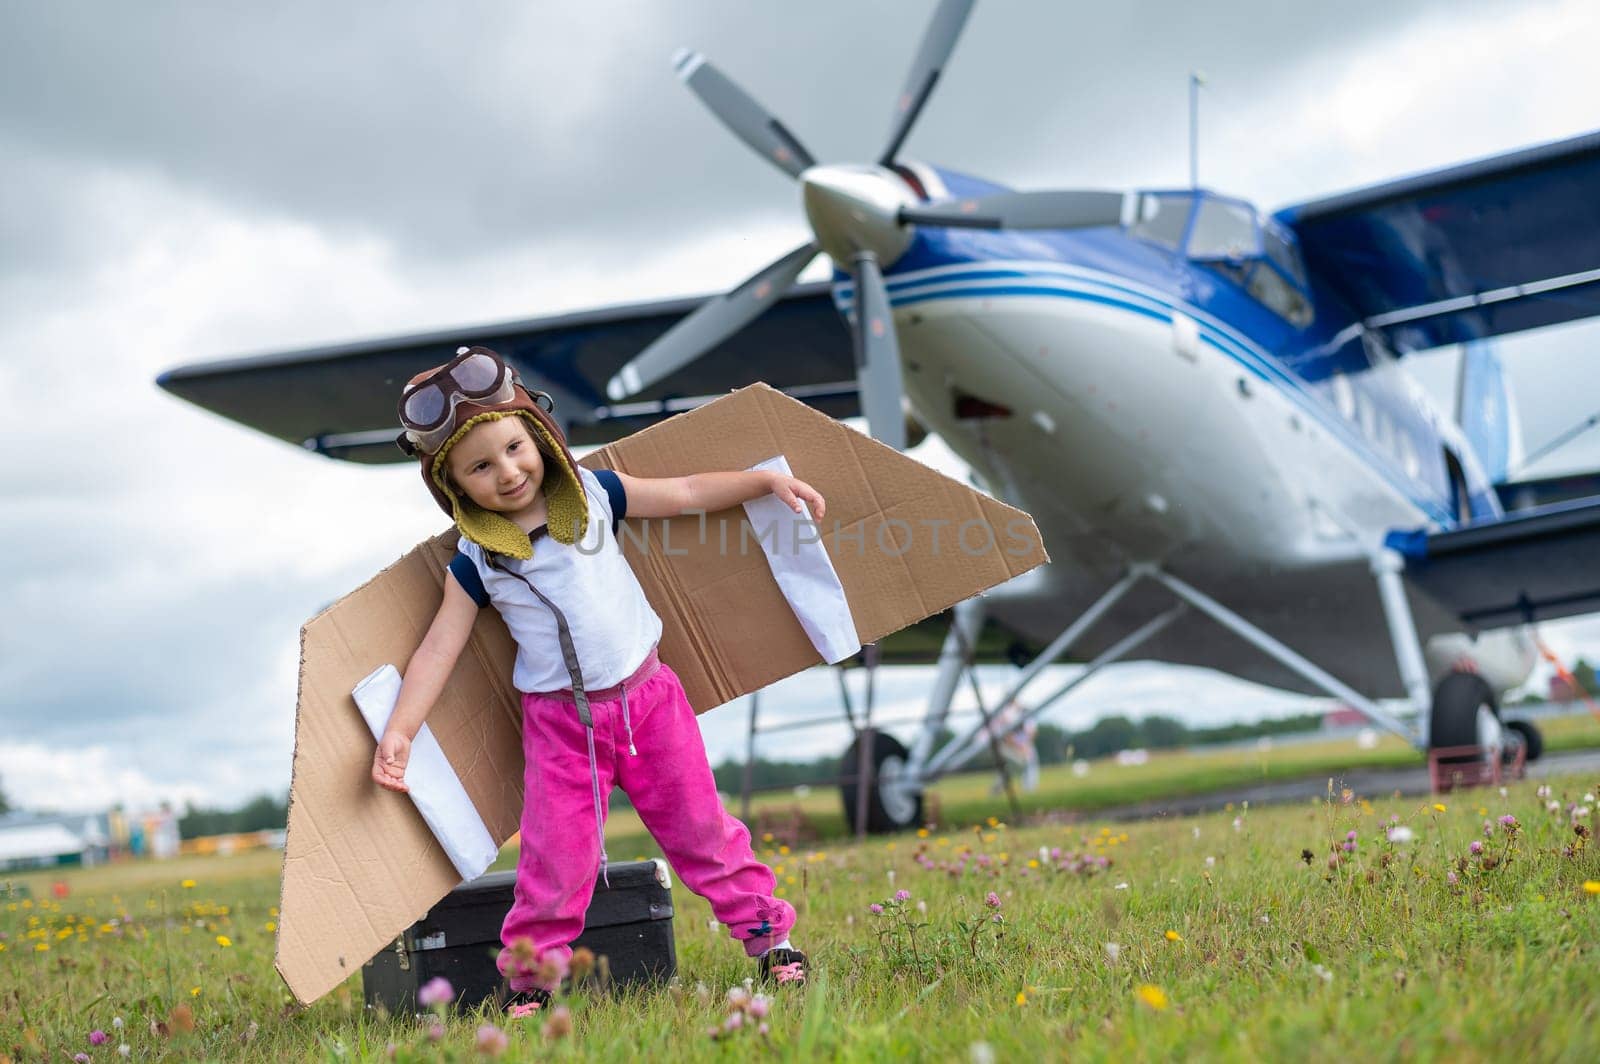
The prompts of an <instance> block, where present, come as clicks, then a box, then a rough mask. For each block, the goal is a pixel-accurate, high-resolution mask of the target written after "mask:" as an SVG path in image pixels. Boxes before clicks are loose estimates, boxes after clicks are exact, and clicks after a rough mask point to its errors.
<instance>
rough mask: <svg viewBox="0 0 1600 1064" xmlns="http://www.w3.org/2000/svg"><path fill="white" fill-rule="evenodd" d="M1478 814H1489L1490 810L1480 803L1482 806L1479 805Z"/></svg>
mask: <svg viewBox="0 0 1600 1064" xmlns="http://www.w3.org/2000/svg"><path fill="white" fill-rule="evenodd" d="M1478 815H1479V816H1488V815H1489V810H1488V809H1486V808H1484V807H1483V806H1481V805H1480V806H1478Z"/></svg>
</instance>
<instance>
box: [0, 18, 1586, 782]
mask: <svg viewBox="0 0 1600 1064" xmlns="http://www.w3.org/2000/svg"><path fill="white" fill-rule="evenodd" d="M932 7H933V5H932V4H931V3H922V2H911V0H907V2H900V3H880V4H870V5H868V4H861V3H846V2H843V0H812V2H810V3H806V4H803V5H800V4H786V5H779V4H746V3H732V2H724V3H688V2H684V3H674V4H670V5H665V4H646V3H642V2H641V3H631V4H630V3H622V2H604V3H599V2H591V3H586V4H582V5H579V4H571V3H531V2H515V3H513V2H505V3H479V2H464V3H459V4H452V5H439V4H432V5H422V4H411V3H376V2H370V3H343V4H337V5H330V4H323V3H303V2H293V3H274V4H259V3H257V4H246V3H214V4H175V3H160V2H150V3H142V4H137V5H129V4H91V3H82V2H74V0H61V2H56V3H50V4H6V5H3V6H0V351H4V355H3V357H0V394H4V395H6V396H8V397H10V398H11V399H12V407H13V411H14V412H13V414H12V416H11V417H9V418H4V419H0V444H3V445H4V453H6V454H7V455H8V456H9V457H10V461H8V462H7V463H5V467H4V471H3V472H0V490H3V491H4V497H5V499H6V503H5V505H4V508H3V509H0V528H3V529H4V536H5V540H4V542H5V543H6V545H7V547H8V549H9V550H10V552H11V558H10V564H9V565H7V566H6V567H5V570H4V574H3V575H0V595H3V597H4V601H5V603H6V605H7V609H8V613H7V620H6V621H5V622H4V626H3V629H0V714H3V720H4V724H5V727H4V731H3V733H0V787H3V789H4V790H5V792H6V794H7V795H8V796H9V797H10V798H11V800H12V801H13V802H19V803H22V804H27V805H50V806H56V807H73V808H97V807H103V806H104V805H106V804H108V803H109V802H111V801H114V800H119V799H120V800H124V801H127V802H130V803H132V804H134V805H144V804H148V803H150V802H153V801H155V800H157V799H158V798H161V797H168V798H172V799H175V800H178V801H182V800H185V799H191V798H192V799H196V800H200V801H207V802H222V803H233V802H236V801H239V800H241V799H243V798H245V797H247V796H249V795H250V794H253V793H255V792H259V791H263V790H269V791H274V792H281V791H283V790H284V789H285V788H286V786H287V783H288V776H289V760H290V753H291V749H292V738H293V705H294V685H295V675H296V666H297V658H298V634H297V633H298V629H299V626H300V624H301V623H302V622H303V621H304V620H305V619H306V618H307V617H308V616H310V615H311V614H312V613H314V612H315V611H316V610H317V609H319V608H320V607H321V606H323V605H325V604H326V603H328V602H329V601H331V600H333V599H335V598H337V597H338V596H339V595H341V594H343V593H344V592H345V591H348V590H350V589H351V588H353V587H355V586H356V585H357V584H359V583H360V582H361V581H363V580H364V579H365V578H366V577H368V576H369V575H370V574H372V573H373V572H374V571H376V570H377V569H379V568H380V567H382V566H383V565H384V564H386V563H388V562H389V561H391V560H393V559H394V558H395V557H397V556H398V555H399V554H401V553H403V552H404V551H405V550H406V549H408V548H409V547H410V546H411V545H413V544H414V543H415V542H417V541H418V540H420V539H422V538H423V537H425V536H427V535H429V534H431V533H433V532H436V531H438V530H439V528H440V527H441V520H440V515H439V513H438V511H437V510H435V509H434V508H433V505H432V503H431V502H430V501H429V499H428V498H427V497H426V496H425V494H424V493H423V492H421V491H420V490H419V489H418V486H417V484H416V476H415V473H414V472H413V471H412V470H410V469H408V468H394V469H382V470H374V469H370V468H363V467H352V466H342V465H339V464H336V463H333V462H329V461H327V460H324V459H320V458H317V457H315V456H312V455H309V454H305V453H302V452H299V451H297V450H296V449H294V448H291V447H289V446H286V445H284V444H281V443H278V442H276V441H273V440H269V439H265V438H262V437H259V436H256V435H254V434H252V433H250V432H247V431H245V430H242V429H240V428H238V427H237V426H234V425H232V424H230V423H228V422H225V421H222V420H220V419H218V418H215V417H213V416H211V415H208V414H205V413H203V412H201V411H198V410H196V409H194V408H192V407H189V406H187V405H185V404H183V403H180V402H178V401H176V400H174V399H171V398H170V397H168V396H166V395H165V394H164V393H161V392H160V391H158V390H157V389H156V388H155V387H154V386H153V384H152V381H153V379H154V377H155V376H156V374H157V373H158V372H159V371H161V370H162V369H164V368H167V367H169V366H172V365H174V364H178V363H183V362H190V361H195V360H199V359H204V358H210V357H218V356H223V355H235V354H244V353H252V352H257V351H269V350H274V349H281V348H285V347H299V346H305V345H311V344H319V343H325V342H333V341H340V340H352V339H361V338H368V337H372V336H381V335H386V334H392V333H404V332H408V331H412V330H417V329H422V328H433V327H443V326H450V325H470V324H477V323H482V322H485V321H492V320H496V319H503V318H516V317H526V316H530V315H535V314H542V313H547V312H552V311H556V310H562V309H571V308H579V307H593V306H602V305H605V304H607V303H612V302H629V301H636V300H640V299H647V298H653V297H658V296H666V295H676V294H686V293H693V292H709V291H713V290H717V289H721V288H724V287H727V286H730V285H732V284H733V283H735V282H737V281H738V280H740V279H741V278H742V277H743V276H744V275H745V274H747V273H748V272H750V271H751V270H752V269H753V268H755V267H756V266H758V265H760V264H762V263H764V262H766V261H768V260H770V259H771V258H773V257H774V256H775V255H776V254H777V253H778V252H779V251H781V250H782V249H784V248H786V247H789V246H792V245H793V244H794V243H797V242H798V241H799V240H800V239H802V238H803V236H804V235H805V230H804V228H803V224H802V216H801V213H800V209H799V203H798V196H797V193H796V190H795V189H794V187H792V186H791V185H789V184H788V183H787V181H786V179H785V178H783V176H782V175H780V174H779V173H778V172H777V171H776V170H774V169H773V168H771V167H770V166H766V165H764V164H763V163H762V162H761V161H759V160H757V159H756V158H754V157H753V156H752V155H751V153H750V152H749V151H748V149H746V148H745V147H744V146H743V145H741V144H739V143H738V142H736V141H735V140H734V139H733V138H732V137H731V136H730V135H729V134H728V133H727V132H725V131H724V130H723V129H722V128H720V126H718V125H717V124H716V123H715V121H714V120H713V119H712V118H711V117H710V116H709V115H708V114H707V113H706V112H705V111H704V109H703V108H702V107H701V105H700V104H699V102H698V101H697V100H696V99H695V98H694V97H693V96H692V95H691V94H690V93H689V92H688V91H687V90H685V89H684V88H683V87H682V86H681V85H679V84H678V83H677V81H676V80H675V79H674V78H673V76H672V72H671V68H670V65H669V57H670V56H671V55H672V53H673V52H674V51H675V50H676V49H677V48H679V47H680V46H685V45H688V46H691V47H694V48H697V49H699V50H701V51H703V52H705V53H706V54H707V55H708V56H710V57H711V58H712V59H714V60H715V61H716V62H717V63H718V64H720V65H721V66H722V67H723V68H724V69H725V70H726V71H727V72H728V73H730V74H731V75H732V76H733V77H735V78H736V79H738V80H739V81H741V83H743V84H744V85H745V87H746V88H748V89H749V90H750V91H751V92H752V93H754V94H755V95H756V96H758V97H759V98H760V99H761V100H762V101H763V102H765V103H766V105H767V106H768V107H770V108H771V109H772V110H773V111H774V112H775V113H776V114H778V115H779V116H781V117H782V118H783V120H784V121H785V123H786V124H787V125H788V126H789V127H790V128H791V129H792V130H794V131H795V132H796V133H797V134H798V135H799V137H800V138H801V139H802V140H803V141H804V142H805V143H806V144H807V145H808V147H809V148H810V149H811V151H812V152H813V154H815V155H816V156H817V157H818V158H820V159H823V160H828V161H851V160H854V161H865V160H867V159H869V158H871V157H872V156H873V155H874V154H875V153H876V151H877V150H878V148H879V147H880V145H881V142H882V140H883V138H884V136H885V133H886V131H887V127H888V118H889V110H890V105H891V103H892V101H893V99H894V97H895V95H896V94H897V93H898V91H899V87H900V83H901V80H902V78H903V77H904V74H905V69H906V67H907V65H908V63H909V61H910V58H911V54H912V52H913V51H914V49H915V47H916V44H917V42H918V40H919V39H920V36H921V33H922V28H923V25H924V22H925V20H926V18H927V17H928V15H929V14H930V13H931V11H932ZM1596 40H1600V9H1597V8H1595V6H1594V5H1592V4H1590V3H1587V2H1567V3H1561V2H1549V3H1529V2H1523V3H1470V4H1468V3H1461V2H1450V3H1436V4H1425V3H1408V4H1396V3H1394V2H1392V0H1381V2H1380V0H1357V2H1352V3H1344V4H1338V5H1330V4H1321V3H1283V2H1281V0H1275V2H1270V3H1268V2H1249V3H1243V2H1231V3H1228V4H1226V5H1195V4H1179V3H1160V4H1157V3H1140V4H1126V5H1105V4H1078V3H1073V4H1062V3H1043V2H1039V3H1025V2H1021V0H1013V2H1008V3H1003V4H1002V3H992V2H991V3H987V4H980V5H979V7H978V9H977V10H976V11H975V13H974V15H973V17H972V19H971V21H970V22H969V24H968V27H967V32H966V34H965V36H964V38H963V40H962V41H961V44H960V46H959V47H958V49H957V52H956V54H955V57H954V60H953V61H952V63H951V65H950V67H949V69H948V70H947V72H946V75H945V77H944V79H943V80H942V81H941V83H940V85H939V88H938V91H937V93H936V94H935V97H934V99H933V101H932V102H931V104H930V105H929V107H928V109H927V111H926V112H925V113H924V115H923V118H922V121H921V122H920V124H919V126H918V127H917V129H916V131H915V132H914V133H913V135H912V138H911V140H910V141H909V143H908V145H907V149H906V150H907V153H908V154H910V155H911V156H913V157H916V158H921V159H924V160H927V161H930V162H934V163H937V164H939V165H943V166H947V167H951V168H954V169H959V170H965V171H967V172H972V173H977V174H981V175H984V176H987V177H990V178H993V179H996V180H999V181H1003V182H1006V183H1011V184H1015V185H1018V186H1024V187H1026V186H1034V187H1046V186H1067V185H1080V186H1096V185H1103V186H1111V187H1128V186H1135V185H1172V184H1182V183H1184V182H1185V181H1186V174H1187V147H1186V126H1185V123H1186V115H1187V102H1186V81H1187V77H1188V72H1189V71H1190V70H1191V69H1200V70H1203V71H1204V72H1205V73H1206V75H1207V77H1208V85H1207V88H1206V90H1205V95H1204V101H1203V105H1202V128H1203V135H1202V142H1201V153H1200V156H1201V164H1200V166H1201V179H1202V182H1203V183H1205V184H1208V185H1211V186H1214V187H1217V188H1220V189H1223V190H1226V191H1228V192H1231V193H1234V194H1237V195H1242V196H1246V197H1249V198H1251V199H1254V200H1255V201H1257V202H1258V203H1260V204H1262V205H1263V206H1265V207H1269V208H1270V207H1276V206H1281V205H1283V204H1285V203H1288V202H1292V201H1296V200H1300V199H1305V198H1310V197H1313V196H1318V195H1322V194H1326V193H1331V192H1335V191H1339V190H1343V189H1346V188H1350V187H1354V186H1359V185H1362V184H1366V183H1370V182H1373V181H1378V180H1382V179H1385V178H1388V177H1391V176H1395V175H1397V174H1401V173H1405V172H1411V171H1416V170H1419V169H1425V168H1431V167H1435V166H1441V165H1446V164H1449V163H1453V162H1457V161H1461V160H1464V159H1468V158H1472V157H1476V156H1482V155H1487V154H1492V153H1497V152H1500V151H1504V150H1508V149H1512V148H1518V147H1522V146H1525V145H1528V144H1532V143H1536V142H1540V141H1546V140H1553V139H1557V138H1561V137H1565V136H1570V135H1573V134H1576V133H1580V132H1584V131H1588V130H1590V129H1593V128H1596V127H1600V104H1597V103H1596V102H1595V95H1594V92H1593V73H1592V71H1593V56H1592V48H1593V43H1594V42H1595V41H1596ZM1597 339H1600V333H1597V332H1596V331H1595V330H1593V329H1587V328H1577V329H1566V330H1560V331H1558V332H1557V333H1556V334H1555V335H1550V336H1542V337H1533V338H1529V339H1527V340H1525V341H1518V342H1516V343H1514V344H1511V345H1507V346H1508V347H1510V348H1511V349H1512V352H1513V353H1512V356H1511V358H1510V360H1511V363H1512V371H1513V377H1514V380H1515V384H1516V387H1517V389H1518V391H1519V395H1520V397H1521V400H1522V402H1521V406H1522V413H1523V421H1524V424H1525V426H1526V427H1527V431H1528V437H1529V441H1530V443H1532V444H1534V445H1537V444H1538V443H1540V442H1542V441H1543V439H1545V438H1546V437H1547V436H1549V435H1551V434H1553V433H1555V432H1556V431H1558V430H1559V429H1561V428H1562V427H1564V426H1566V425H1567V424H1569V423H1571V422H1573V421H1575V420H1577V419H1578V418H1580V417H1581V416H1583V415H1584V414H1587V413H1588V412H1589V409H1588V408H1586V407H1585V406H1584V403H1585V402H1586V401H1588V402H1594V397H1595V395H1596V392H1595V389H1594V388H1593V386H1592V384H1589V383H1588V382H1590V381H1592V380H1593V375H1594V371H1593V366H1594V360H1593V357H1592V355H1589V357H1587V358H1586V359H1585V358H1584V356H1585V355H1588V354H1589V352H1590V351H1591V349H1592V347H1593V346H1594V344H1595V342H1596V340H1597ZM1443 364H1444V363H1443V362H1442V361H1441V360H1438V359H1435V360H1433V361H1432V362H1431V363H1430V362H1429V360H1426V359H1424V360H1422V361H1421V370H1422V373H1423V375H1424V376H1425V377H1428V378H1429V379H1430V381H1434V380H1438V381H1442V380H1444V379H1445V378H1446V377H1447V376H1448V374H1447V373H1444V372H1443V371H1442V370H1440V369H1439V368H1438V367H1439V366H1441V365H1443ZM1575 385H1576V386H1575ZM1594 405H1600V403H1594ZM1597 463H1600V443H1597V441H1594V440H1590V441H1588V442H1587V443H1586V444H1585V445H1583V446H1581V447H1574V448H1572V449H1570V450H1569V451H1567V452H1565V453H1564V454H1563V455H1562V456H1561V458H1560V459H1559V460H1557V461H1556V462H1554V463H1553V464H1552V466H1551V467H1549V468H1557V467H1568V466H1573V467H1582V466H1593V465H1595V464H1597ZM1595 631H1596V629H1595V626H1594V625H1593V624H1592V623H1590V624H1589V625H1587V626H1584V625H1566V626H1550V629H1549V632H1550V634H1551V635H1552V636H1553V638H1554V640H1555V641H1556V643H1557V645H1558V646H1559V647H1560V648H1562V649H1563V650H1565V651H1567V652H1571V651H1572V650H1575V649H1578V648H1579V647H1580V646H1588V647H1589V648H1590V649H1591V650H1593V648H1595V647H1596V646H1597V645H1600V638H1596V637H1595V635H1594V633H1595ZM1120 677H1121V678H1120V680H1117V679H1114V677H1110V676H1108V677H1106V678H1102V679H1100V680H1097V681H1096V685H1095V686H1093V687H1089V688H1086V689H1085V692H1084V696H1085V697H1084V699H1083V701H1081V702H1077V703H1074V704H1073V710H1072V715H1071V717H1070V718H1064V719H1068V720H1069V721H1082V720H1086V719H1088V718H1089V717H1090V716H1092V715H1094V714H1097V713H1099V712H1104V711H1107V710H1109V709H1113V708H1118V707H1132V708H1134V709H1135V710H1145V709H1151V708H1156V707H1161V706H1166V707H1172V708H1177V707H1178V706H1179V705H1180V703H1185V702H1186V703H1188V704H1191V705H1193V706H1195V707H1196V712H1197V713H1199V714H1201V715H1202V716H1205V715H1210V716H1211V717H1215V716H1217V715H1228V716H1231V715H1234V711H1235V710H1239V711H1242V712H1245V713H1252V714H1254V713H1260V712H1271V711H1279V710H1280V709H1281V708H1282V707H1284V706H1288V705H1292V704H1294V703H1295V700H1293V699H1289V698H1287V697H1286V696H1278V695H1276V694H1272V693H1262V692H1260V691H1258V690H1254V689H1245V688H1241V687H1238V686H1235V685H1231V684H1227V683H1224V682H1221V681H1218V682H1216V683H1196V682H1195V681H1194V680H1193V679H1192V677H1190V676H1189V675H1188V674H1187V673H1183V672H1180V671H1178V670H1170V669H1162V668H1151V667H1148V666H1129V667H1128V668H1127V669H1126V670H1124V671H1123V672H1122V673H1121V674H1120ZM894 685H895V686H894V688H893V691H894V697H895V698H896V699H897V700H900V701H901V702H902V704H903V705H904V706H905V707H907V708H909V706H910V700H911V699H913V697H914V696H915V695H916V694H917V693H918V692H920V690H921V689H922V688H923V687H925V685H926V677H925V676H923V675H922V674H920V673H919V674H915V675H912V676H903V677H901V678H899V679H897V680H895V681H894ZM834 690H835V684H834V683H833V681H832V679H831V678H830V677H828V676H826V675H817V676H811V677H809V678H803V679H801V680H798V681H794V682H791V683H790V684H788V685H786V687H785V691H784V693H783V694H782V695H781V696H775V697H774V698H773V699H772V700H770V702H771V704H772V707H773V709H774V711H775V712H796V711H799V710H800V709H802V708H805V709H807V711H808V712H813V713H814V712H817V711H826V710H827V709H829V708H831V707H832V705H833V703H832V702H831V701H829V702H827V703H826V704H825V705H824V704H822V700H823V699H831V698H832V694H833V692H834ZM1196 691H1198V692H1199V693H1198V694H1195V692H1196ZM741 717H742V710H722V711H719V712H718V713H716V714H713V715H711V716H709V717H707V718H705V719H704V723H705V724H706V730H707V733H708V736H709V737H710V739H711V741H712V746H713V754H714V756H716V755H719V754H720V753H722V752H725V751H728V750H731V749H733V748H734V746H735V744H736V743H737V741H738V736H737V734H736V733H737V724H738V721H739V720H740V719H741ZM816 741H817V742H818V743H820V744H822V745H824V746H825V747H826V748H828V749H833V748H836V746H837V745H839V744H840V742H841V737H839V736H833V737H821V738H819V739H818V740H816ZM793 748H794V747H791V749H793Z"/></svg>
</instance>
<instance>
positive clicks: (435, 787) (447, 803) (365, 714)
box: [351, 665, 500, 880]
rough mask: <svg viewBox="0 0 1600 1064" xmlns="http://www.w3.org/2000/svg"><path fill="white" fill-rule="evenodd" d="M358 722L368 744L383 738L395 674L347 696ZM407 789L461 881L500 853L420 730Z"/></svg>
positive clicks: (387, 668)
mask: <svg viewBox="0 0 1600 1064" xmlns="http://www.w3.org/2000/svg"><path fill="white" fill-rule="evenodd" d="M351 694H352V695H354V696H355V700H356V705H357V706H358V707H360V709H361V716H362V719H364V720H365V721H366V722H367V727H368V728H370V729H372V737H373V739H381V738H382V737H383V729H384V727H385V726H386V725H387V724H388V723H389V715H390V713H392V712H393V711H394V703H395V699H397V698H399V697H400V670H398V669H396V668H395V667H394V666H393V665H381V666H379V667H378V668H377V669H374V670H373V672H372V674H371V675H369V676H368V677H367V678H366V679H365V680H362V681H361V682H360V683H358V684H356V689H355V690H354V691H352V692H351ZM406 786H408V787H410V788H411V800H412V801H413V802H415V803H416V805H417V811H418V812H419V813H421V814H422V819H423V820H425V821H426V822H427V824H428V828H429V829H430V830H431V831H432V832H433V837H434V838H436V839H438V840H439V845H440V846H441V847H443V848H444V852H445V856H447V857H449V858H450V863H451V864H453V865H455V866H456V871H457V872H460V873H461V878H462V879H464V880H465V879H477V878H478V877H479V876H481V875H483V873H484V871H485V870H486V869H487V868H488V867H489V866H490V865H491V864H493V863H494V859H495V857H497V856H498V855H499V853H500V848H499V847H498V846H496V845H495V844H494V837H493V836H492V835H490V834H489V829H488V828H487V827H485V826H484V823H483V818H482V817H481V816H479V815H478V810H477V809H476V808H475V807H474V806H473V804H472V799H471V798H469V797H467V789H466V788H465V787H463V786H462V785H461V777H459V776H457V775H456V771H455V769H453V768H451V767H450V762H449V760H447V759H446V758H445V756H444V748H443V747H441V746H440V745H439V740H437V739H435V738H434V737H433V732H431V731H429V730H428V726H427V725H426V724H424V725H423V726H422V728H421V729H420V730H419V731H418V732H417V736H416V738H415V739H412V740H411V760H410V761H409V762H408V763H407V764H406Z"/></svg>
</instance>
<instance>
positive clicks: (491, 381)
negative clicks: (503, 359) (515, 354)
mask: <svg viewBox="0 0 1600 1064" xmlns="http://www.w3.org/2000/svg"><path fill="white" fill-rule="evenodd" d="M501 372H502V367H501V364H500V363H498V362H496V361H495V360H494V359H492V358H490V357H489V356H488V355H485V354H474V355H469V356H468V357H466V358H464V359H462V360H461V361H460V362H459V363H457V364H456V367H455V368H454V369H452V370H451V371H450V376H451V377H452V378H454V379H455V382H456V385H457V386H458V387H459V388H460V389H461V390H462V391H464V392H466V393H467V394H468V395H475V396H477V395H488V394H489V393H490V392H492V391H494V390H495V387H496V386H497V385H498V384H499V383H500V374H501Z"/></svg>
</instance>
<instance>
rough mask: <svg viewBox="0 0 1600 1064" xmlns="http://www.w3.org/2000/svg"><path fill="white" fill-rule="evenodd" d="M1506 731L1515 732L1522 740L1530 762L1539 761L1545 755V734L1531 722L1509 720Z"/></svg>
mask: <svg viewBox="0 0 1600 1064" xmlns="http://www.w3.org/2000/svg"><path fill="white" fill-rule="evenodd" d="M1506 731H1508V732H1514V733H1516V735H1518V736H1519V737H1520V738H1521V739H1522V745H1523V748H1524V749H1526V750H1527V752H1528V753H1527V758H1528V760H1529V761H1537V760H1539V757H1540V756H1541V755H1542V754H1543V753H1544V734H1543V733H1542V732H1540V731H1539V729H1538V727H1537V726H1536V725H1535V724H1534V723H1533V721H1531V720H1508V721H1506Z"/></svg>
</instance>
